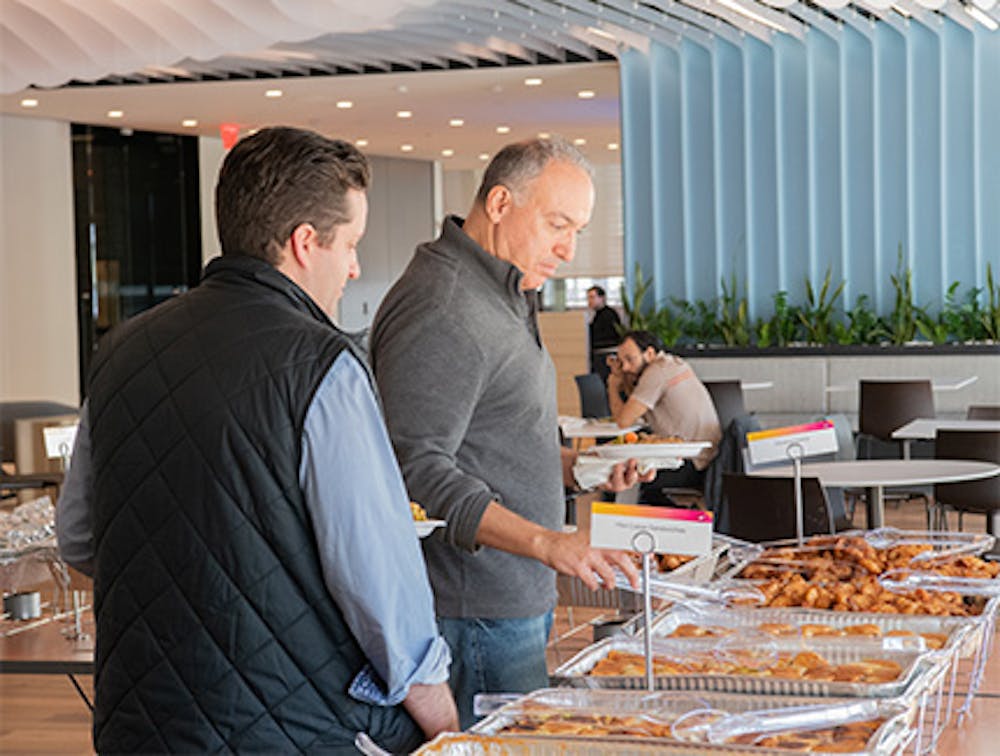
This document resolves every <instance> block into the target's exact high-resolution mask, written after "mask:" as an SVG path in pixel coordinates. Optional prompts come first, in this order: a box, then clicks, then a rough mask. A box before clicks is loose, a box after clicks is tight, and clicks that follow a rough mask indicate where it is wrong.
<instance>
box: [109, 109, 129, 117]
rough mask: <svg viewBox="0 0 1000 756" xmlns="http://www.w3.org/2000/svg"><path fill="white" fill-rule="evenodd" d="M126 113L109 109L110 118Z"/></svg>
mask: <svg viewBox="0 0 1000 756" xmlns="http://www.w3.org/2000/svg"><path fill="white" fill-rule="evenodd" d="M123 115H125V113H124V112H123V111H121V110H109V111H108V118H121V117H122V116H123Z"/></svg>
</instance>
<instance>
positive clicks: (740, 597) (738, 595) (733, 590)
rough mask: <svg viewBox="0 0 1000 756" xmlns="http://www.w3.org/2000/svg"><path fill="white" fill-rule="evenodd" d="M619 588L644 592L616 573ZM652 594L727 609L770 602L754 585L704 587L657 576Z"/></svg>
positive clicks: (651, 588) (725, 584)
mask: <svg viewBox="0 0 1000 756" xmlns="http://www.w3.org/2000/svg"><path fill="white" fill-rule="evenodd" d="M615 587H616V588H619V589H621V590H623V591H633V592H636V593H641V592H642V585H641V582H640V587H639V589H638V590H637V589H635V588H633V587H632V585H631V584H630V583H629V581H628V578H627V577H625V574H624V573H622V572H619V571H616V572H615ZM649 592H650V594H652V595H653V596H654V597H655V598H658V599H666V600H668V601H699V602H702V603H705V604H715V605H718V604H721V605H724V606H728V605H731V604H742V605H761V604H764V603H765V602H766V600H767V599H766V597H765V596H764V594H763V593H761V591H760V590H759V589H758V588H756V587H755V586H752V585H740V584H738V583H731V582H726V583H717V584H714V585H707V586H700V585H691V584H689V583H678V582H675V581H672V580H670V579H668V578H663V577H659V576H656V575H654V576H651V577H650V580H649Z"/></svg>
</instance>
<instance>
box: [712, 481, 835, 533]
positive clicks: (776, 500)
mask: <svg viewBox="0 0 1000 756" xmlns="http://www.w3.org/2000/svg"><path fill="white" fill-rule="evenodd" d="M722 496H723V500H724V506H725V508H726V511H727V513H728V518H727V526H726V530H725V531H724V534H725V535H728V536H732V537H734V538H742V539H744V540H746V541H753V542H760V541H774V540H778V539H783V538H795V536H796V524H795V519H796V518H795V480H794V479H793V478H784V477H782V478H765V477H762V476H754V475H741V474H739V473H723V476H722ZM802 526H803V527H802V532H803V535H817V534H821V533H823V534H826V533H835V532H836V531H837V530H838V529H846V528H848V527H850V523H849V521H847V519H846V517H842V516H841V517H838V516H837V515H836V514H835V513H834V512H833V511H832V509H831V507H830V504H829V502H828V501H827V498H826V494H825V493H824V492H823V487H822V486H821V485H820V484H819V478H803V479H802ZM720 532H723V531H720Z"/></svg>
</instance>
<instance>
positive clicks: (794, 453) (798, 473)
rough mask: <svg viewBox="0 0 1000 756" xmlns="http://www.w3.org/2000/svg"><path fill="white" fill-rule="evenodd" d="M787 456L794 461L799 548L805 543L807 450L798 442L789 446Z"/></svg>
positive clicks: (796, 530) (796, 528) (786, 451)
mask: <svg viewBox="0 0 1000 756" xmlns="http://www.w3.org/2000/svg"><path fill="white" fill-rule="evenodd" d="M785 454H787V455H788V458H789V459H790V460H792V469H793V471H794V480H795V535H796V536H797V537H798V540H799V546H802V545H803V544H804V543H805V534H804V531H805V523H804V522H803V521H804V519H805V515H804V514H803V508H804V505H803V503H802V457H803V456H804V454H805V449H804V448H803V447H802V444H800V443H799V442H798V441H796V442H794V443H791V444H789V445H788V446H787V448H786V449H785Z"/></svg>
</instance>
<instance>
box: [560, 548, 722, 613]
mask: <svg viewBox="0 0 1000 756" xmlns="http://www.w3.org/2000/svg"><path fill="white" fill-rule="evenodd" d="M729 545H730V541H728V540H726V539H723V538H717V537H713V539H712V549H711V551H709V552H708V554H705V555H704V556H700V557H696V558H695V559H692V560H691V561H690V562H687V563H686V564H682V565H681V566H680V567H678V568H677V569H676V570H671V571H669V572H657V573H655V574H657V575H660V576H662V577H668V576H669V578H670V579H671V580H675V581H678V582H685V583H691V584H694V585H703V584H705V583H707V582H708V581H710V580H711V579H712V576H713V575H714V574H715V572H716V569H717V566H718V564H719V560H720V558H721V557H722V555H723V554H724V553H725V552H726V550H727V549H728V548H729ZM556 587H557V590H558V592H559V604H560V605H561V606H585V607H594V608H598V609H618V610H621V611H624V612H639V611H642V594H641V593H635V592H633V591H622V590H619V589H617V588H615V589H612V590H608V589H604V588H600V589H598V590H596V591H592V590H590V588H588V587H587V586H586V585H584V583H583V581H582V580H580V578H577V577H569V576H568V575H559V576H558V578H557V580H556Z"/></svg>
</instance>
